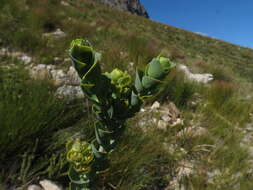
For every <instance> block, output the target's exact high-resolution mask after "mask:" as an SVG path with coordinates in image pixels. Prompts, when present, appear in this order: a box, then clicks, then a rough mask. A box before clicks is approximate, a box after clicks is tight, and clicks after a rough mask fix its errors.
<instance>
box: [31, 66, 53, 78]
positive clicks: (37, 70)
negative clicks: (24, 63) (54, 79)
mask: <svg viewBox="0 0 253 190" xmlns="http://www.w3.org/2000/svg"><path fill="white" fill-rule="evenodd" d="M29 74H30V76H31V77H32V78H34V79H40V80H43V79H50V77H51V74H50V72H49V70H48V69H47V66H46V65H44V64H39V65H36V66H34V67H30V68H29Z"/></svg>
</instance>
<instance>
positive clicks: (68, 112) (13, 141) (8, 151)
mask: <svg viewBox="0 0 253 190" xmlns="http://www.w3.org/2000/svg"><path fill="white" fill-rule="evenodd" d="M5 63H6V62H5ZM14 63H15V62H14ZM19 64H21V63H19ZM0 73H1V75H0V88H1V91H0V119H1V125H0V130H1V133H0V151H1V156H0V163H1V173H2V174H1V175H3V177H4V181H5V182H10V181H12V180H17V181H16V183H17V184H19V182H20V181H21V182H22V183H24V182H26V181H28V180H30V177H31V175H32V174H34V173H36V172H39V171H41V170H45V169H46V168H47V167H49V164H50V162H51V161H50V159H52V158H51V157H52V156H53V154H56V157H58V156H59V154H58V153H59V148H60V147H61V146H63V147H64V144H65V142H66V139H64V142H61V144H58V146H56V145H55V147H53V144H57V143H59V141H57V140H55V141H52V139H53V136H54V134H55V133H56V132H58V131H61V130H63V129H65V128H67V127H70V126H74V125H75V123H76V122H77V121H79V120H80V117H81V116H82V115H83V112H82V109H81V107H82V106H81V105H80V103H75V104H69V103H67V101H64V100H60V99H58V98H57V97H56V96H55V95H54V88H53V86H52V85H51V84H50V83H49V81H33V80H31V79H29V77H28V75H27V71H25V70H24V68H23V66H17V67H15V68H11V69H3V68H2V66H1V67H0ZM49 145H50V146H52V147H51V148H50V147H49ZM61 149H62V148H61ZM61 152H62V151H61ZM46 157H48V160H46V161H44V163H43V164H41V163H40V166H38V164H39V162H41V161H42V160H43V159H45V158H46ZM57 159H58V158H57ZM38 160H40V161H38ZM36 162H38V163H36ZM36 167H38V168H36ZM32 169H34V171H32ZM54 169H55V171H56V170H57V169H56V168H54ZM28 170H29V171H28ZM19 172H20V173H19ZM47 172H51V171H50V170H48V171H47ZM47 172H46V174H48V173H47ZM17 174H20V176H19V178H16V177H18V176H17ZM33 178H34V176H33ZM12 183H13V181H12Z"/></svg>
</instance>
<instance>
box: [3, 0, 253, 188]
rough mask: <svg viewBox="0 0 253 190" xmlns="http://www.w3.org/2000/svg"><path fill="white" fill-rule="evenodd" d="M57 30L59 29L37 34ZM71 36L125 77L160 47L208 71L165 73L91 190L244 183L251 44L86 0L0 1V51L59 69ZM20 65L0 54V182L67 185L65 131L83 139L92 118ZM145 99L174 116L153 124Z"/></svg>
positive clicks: (247, 181)
mask: <svg viewBox="0 0 253 190" xmlns="http://www.w3.org/2000/svg"><path fill="white" fill-rule="evenodd" d="M58 28H59V29H60V30H62V31H63V32H64V34H65V35H63V36H62V37H52V36H50V35H45V34H48V33H52V32H54V31H55V30H57V29H58ZM76 38H87V39H88V40H89V41H90V42H91V43H92V44H93V46H94V47H95V49H96V50H97V51H99V52H100V53H102V61H101V65H102V69H103V70H104V71H111V70H112V69H113V68H115V67H118V68H120V69H122V70H127V71H128V72H129V74H130V75H132V76H133V75H134V71H135V68H136V67H137V66H138V67H140V68H143V67H144V65H145V64H147V63H148V62H149V61H150V60H151V59H152V58H153V57H155V56H157V55H158V54H159V53H160V52H162V53H163V54H164V55H166V56H168V57H169V58H170V59H171V60H172V61H173V62H174V63H176V64H184V65H187V66H188V67H189V68H190V70H191V71H192V72H198V73H206V72H208V73H211V74H213V76H214V81H213V82H211V83H210V84H207V85H201V84H197V83H194V82H191V81H188V80H187V79H184V76H183V74H182V73H180V72H179V71H176V70H174V71H173V72H171V73H170V74H169V75H168V76H167V78H166V82H165V83H164V84H163V85H162V87H161V89H160V91H159V93H158V94H157V95H156V96H155V97H154V98H152V99H150V100H148V101H147V102H146V107H145V108H144V110H146V111H144V112H141V113H140V114H137V115H136V116H135V117H134V118H133V119H131V120H129V121H128V127H127V129H126V132H125V134H124V135H123V137H122V140H121V143H120V144H119V145H118V147H117V150H116V151H115V152H113V153H112V155H111V156H110V157H111V158H110V159H111V160H112V162H111V169H110V171H109V172H108V173H105V174H102V175H101V176H100V177H99V179H98V181H97V184H96V187H95V188H96V189H106V190H107V189H108V190H112V189H120V190H121V189H122V190H126V189H131V190H135V189H136V190H139V189H140V190H158V189H166V190H170V189H178V190H179V189H180V190H181V189H183V188H185V189H192V190H195V189H198V190H204V189H207V190H217V189H220V190H226V189H227V190H231V189H242V190H250V189H251V188H252V186H253V175H252V169H251V168H252V162H253V157H252V136H253V134H252V132H253V125H252V121H251V119H252V111H253V109H252V102H253V98H252V94H253V93H252V89H253V88H252V82H253V62H252V60H253V50H252V49H249V48H245V47H240V46H236V45H233V44H230V43H227V42H224V41H220V40H217V39H212V38H209V37H205V36H201V35H197V34H194V33H191V32H188V31H185V30H181V29H178V28H175V27H171V26H168V25H163V24H160V23H157V22H154V21H151V20H148V19H146V18H142V17H138V16H135V15H131V14H129V13H126V12H121V11H117V10H114V9H110V8H108V7H104V6H102V5H100V4H97V3H95V2H93V1H91V0H65V1H60V0H40V1H34V0H19V1H15V0H1V6H0V49H1V48H7V49H8V51H10V52H17V51H20V52H24V53H26V54H28V55H30V56H31V57H32V58H33V60H32V61H33V64H40V63H44V64H54V65H56V67H57V68H63V69H64V68H66V67H69V65H70V62H69V60H68V59H66V58H68V51H67V50H68V47H69V44H70V42H71V41H72V40H73V39H76ZM55 58H57V59H55ZM25 67H26V65H24V63H23V62H22V61H20V60H18V59H16V58H15V57H11V56H8V55H4V54H1V56H0V89H1V90H0V131H1V132H0V151H1V155H0V189H1V187H2V188H3V189H9V188H10V187H21V188H23V189H27V186H28V185H29V184H31V183H38V181H39V180H40V179H44V178H46V179H51V180H53V181H57V182H58V183H60V184H62V185H63V186H67V185H68V182H69V181H68V177H67V175H66V172H67V169H68V165H67V162H66V155H65V143H66V141H67V139H69V138H72V137H73V136H82V138H84V139H85V140H87V141H91V139H93V138H94V132H93V129H92V127H91V126H92V125H93V121H94V116H93V115H92V114H91V111H90V109H91V108H90V106H89V104H87V102H84V101H83V100H73V101H68V100H65V99H58V98H56V97H55V95H54V90H55V87H54V86H53V85H52V82H51V81H47V80H45V81H40V80H31V79H30V77H29V75H28V73H27V71H26V69H25ZM2 89H3V90H2ZM155 100H158V101H159V102H160V103H161V108H167V107H169V105H171V102H174V104H175V105H176V107H178V109H179V110H180V114H178V115H180V118H181V120H183V121H184V122H183V123H181V124H178V125H176V126H171V125H169V124H168V125H167V126H166V130H164V129H158V128H157V125H156V124H155V122H150V121H151V120H150V118H151V119H152V121H153V120H154V119H156V120H159V119H160V118H161V117H162V112H159V109H158V111H152V110H151V108H150V104H151V103H153V102H154V101H155ZM150 110H151V111H150ZM196 129H201V131H202V132H200V131H197V132H196V131H195V130H196ZM250 150H251V151H250Z"/></svg>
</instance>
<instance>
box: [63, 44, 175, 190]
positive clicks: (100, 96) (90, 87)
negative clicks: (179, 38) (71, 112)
mask: <svg viewBox="0 0 253 190" xmlns="http://www.w3.org/2000/svg"><path fill="white" fill-rule="evenodd" d="M69 54H70V57H71V60H72V63H73V65H74V67H75V69H76V71H77V73H78V75H79V77H80V78H81V88H82V90H83V92H84V93H85V95H86V96H87V98H88V99H89V100H90V101H91V102H92V103H93V106H92V110H93V112H94V113H95V114H96V116H97V121H96V123H94V129H95V135H96V138H95V139H94V140H93V141H92V142H90V143H88V142H84V141H82V140H80V139H74V140H72V141H70V142H68V143H67V145H66V148H67V160H68V161H69V162H70V168H69V172H68V175H69V178H70V181H71V182H70V189H71V190H88V189H92V183H94V179H95V176H96V175H98V174H100V173H103V172H106V171H107V170H108V168H109V160H108V154H110V153H111V152H112V151H113V150H114V148H115V146H116V144H117V142H118V141H119V138H120V136H121V134H122V133H123V131H124V129H125V121H126V120H127V119H128V118H130V117H132V116H134V114H135V113H136V112H138V111H139V110H140V107H141V105H142V102H143V99H144V98H145V97H150V96H152V94H154V92H155V90H156V89H157V88H156V86H157V85H158V84H160V83H162V81H163V79H164V78H165V76H166V75H167V74H168V73H169V72H170V70H171V69H172V67H173V66H174V64H173V63H171V61H170V60H169V59H168V58H166V57H163V56H158V57H155V58H153V60H152V61H151V62H150V63H148V64H147V65H146V68H145V71H141V70H137V71H136V77H135V81H134V82H133V83H132V79H131V77H130V75H129V74H128V73H127V72H123V71H121V70H119V69H114V70H113V71H112V72H110V73H108V72H105V73H102V72H101V68H100V65H99V61H100V57H101V56H100V54H99V53H97V52H96V51H94V49H93V48H92V46H91V44H90V43H89V42H88V41H87V40H83V39H76V40H73V41H72V43H71V45H70V49H69Z"/></svg>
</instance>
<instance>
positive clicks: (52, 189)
mask: <svg viewBox="0 0 253 190" xmlns="http://www.w3.org/2000/svg"><path fill="white" fill-rule="evenodd" d="M39 183H40V185H41V186H42V187H43V189H44V190H63V189H62V187H60V186H59V185H56V184H55V183H54V182H52V181H50V180H46V179H45V180H42V181H40V182H39Z"/></svg>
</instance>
